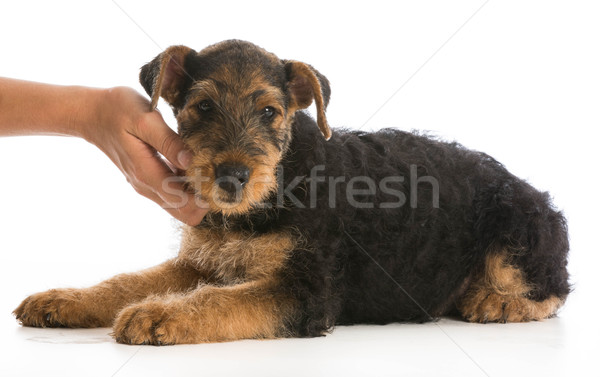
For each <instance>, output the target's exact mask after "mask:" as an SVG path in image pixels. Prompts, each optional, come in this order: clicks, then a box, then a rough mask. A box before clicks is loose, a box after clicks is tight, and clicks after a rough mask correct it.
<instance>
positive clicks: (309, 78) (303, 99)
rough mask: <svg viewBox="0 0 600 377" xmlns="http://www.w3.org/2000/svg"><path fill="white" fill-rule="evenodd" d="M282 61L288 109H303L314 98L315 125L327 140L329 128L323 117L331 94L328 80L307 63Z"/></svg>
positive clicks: (329, 136) (329, 132) (329, 135)
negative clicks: (315, 109)
mask: <svg viewBox="0 0 600 377" xmlns="http://www.w3.org/2000/svg"><path fill="white" fill-rule="evenodd" d="M283 63H284V64H285V73H286V76H287V85H288V90H289V92H290V109H292V111H295V110H299V109H305V108H307V107H308V106H310V104H311V103H312V101H313V99H314V101H315V104H316V106H317V125H318V126H319V129H320V130H321V133H322V134H323V136H324V137H325V139H326V140H329V138H331V130H330V129H329V125H328V124H327V118H326V117H325V110H326V109H327V104H328V103H329V96H330V95H331V88H330V87H329V80H327V78H326V77H325V76H323V75H322V74H321V73H319V72H318V71H317V70H316V69H314V68H313V67H312V66H310V65H308V64H305V63H302V62H298V61H294V60H284V61H283Z"/></svg>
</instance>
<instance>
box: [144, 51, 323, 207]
mask: <svg viewBox="0 0 600 377" xmlns="http://www.w3.org/2000/svg"><path fill="white" fill-rule="evenodd" d="M140 82H141V84H142V86H143V87H144V89H145V90H146V92H147V93H148V94H149V95H150V97H151V98H152V101H151V103H152V108H153V109H154V108H155V107H156V103H157V101H158V98H159V97H162V98H163V99H164V100H166V101H167V102H168V103H169V105H170V106H171V108H172V109H173V112H174V114H175V116H176V118H177V123H178V128H179V134H180V135H181V137H182V138H183V139H184V141H185V143H186V144H187V145H188V146H189V148H190V149H191V150H192V151H193V152H194V159H193V162H192V165H191V167H190V168H189V169H188V171H187V172H186V175H187V177H188V179H189V182H190V184H191V186H192V188H193V189H194V190H195V192H196V194H197V195H198V196H200V197H201V198H202V199H203V200H205V201H206V202H208V203H209V206H210V209H211V210H212V211H220V212H222V213H224V214H242V213H245V212H247V211H248V210H249V209H251V208H253V207H254V206H256V205H257V204H259V203H261V202H262V201H263V200H264V199H265V198H266V197H267V196H268V195H269V194H270V193H271V192H273V191H274V190H276V188H277V179H276V170H277V165H278V163H279V162H280V161H281V158H282V157H283V155H284V153H285V151H286V150H287V148H288V145H289V143H290V139H291V124H292V121H293V119H294V114H295V113H296V111H297V110H301V109H305V108H307V107H308V106H309V105H310V104H311V103H312V102H313V101H314V102H315V104H316V108H317V125H318V127H319V128H320V130H321V132H322V134H323V136H324V137H325V138H326V139H329V138H330V137H331V131H330V129H329V126H328V125H327V119H326V118H325V109H326V107H327V103H328V101H329V95H330V89H329V83H328V81H327V79H326V78H325V76H323V75H321V74H320V73H319V72H317V71H316V70H315V69H314V68H313V67H311V66H310V65H308V64H305V63H302V62H298V61H290V60H281V59H279V58H277V57H276V56H275V55H274V54H272V53H269V52H267V51H265V50H263V49H262V48H260V47H258V46H255V45H254V44H252V43H249V42H243V41H237V40H232V41H225V42H221V43H218V44H215V45H212V46H210V47H207V48H205V49H204V50H202V51H200V52H196V51H194V50H192V49H191V48H189V47H185V46H172V47H169V48H168V49H166V50H165V51H164V52H163V53H161V54H160V55H158V56H157V57H155V58H154V59H153V60H152V61H151V62H150V63H148V64H146V65H145V66H143V67H142V70H141V73H140Z"/></svg>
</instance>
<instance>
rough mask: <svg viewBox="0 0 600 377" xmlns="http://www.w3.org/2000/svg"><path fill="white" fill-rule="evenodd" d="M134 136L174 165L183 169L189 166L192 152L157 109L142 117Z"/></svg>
mask: <svg viewBox="0 0 600 377" xmlns="http://www.w3.org/2000/svg"><path fill="white" fill-rule="evenodd" d="M135 136H136V137H138V138H139V139H140V140H142V141H144V142H145V143H147V144H148V145H150V146H152V148H154V149H156V150H157V151H158V152H159V153H160V154H162V155H163V156H164V157H165V158H166V159H167V160H168V161H169V162H170V163H171V164H172V165H174V166H175V167H177V168H179V169H184V170H185V169H187V168H188V167H189V165H190V163H191V160H192V153H191V152H190V151H189V150H187V148H186V146H185V144H184V143H183V141H182V140H181V138H180V137H179V135H177V134H176V133H175V132H173V130H172V129H171V128H169V126H167V124H166V123H165V122H164V120H163V118H162V116H161V115H160V113H159V112H158V111H153V112H150V113H147V114H146V116H144V117H142V120H141V121H140V124H139V125H138V129H137V134H136V135H135Z"/></svg>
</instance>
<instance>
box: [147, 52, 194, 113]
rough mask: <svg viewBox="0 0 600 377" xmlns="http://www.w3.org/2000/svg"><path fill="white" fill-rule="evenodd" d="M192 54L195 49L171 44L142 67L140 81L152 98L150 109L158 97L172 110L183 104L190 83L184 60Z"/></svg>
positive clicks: (154, 106)
mask: <svg viewBox="0 0 600 377" xmlns="http://www.w3.org/2000/svg"><path fill="white" fill-rule="evenodd" d="M194 54H196V51H194V50H192V49H191V48H189V47H186V46H171V47H169V48H167V49H166V50H165V51H163V52H162V53H161V54H159V55H158V56H157V57H155V58H154V59H152V61H151V62H150V63H148V64H146V65H144V66H143V67H142V69H141V71H140V83H141V84H142V86H143V87H144V89H145V90H146V93H148V95H149V96H150V98H151V99H152V100H151V109H152V110H154V109H155V108H156V105H157V103H158V98H159V97H162V98H164V100H165V101H167V102H168V103H169V105H171V107H172V108H173V111H177V109H179V108H181V107H182V106H183V104H184V102H185V91H186V90H187V89H188V88H189V86H190V85H191V83H192V77H191V76H190V74H189V73H188V72H187V71H186V69H185V67H186V64H185V61H186V58H188V57H189V56H192V55H194Z"/></svg>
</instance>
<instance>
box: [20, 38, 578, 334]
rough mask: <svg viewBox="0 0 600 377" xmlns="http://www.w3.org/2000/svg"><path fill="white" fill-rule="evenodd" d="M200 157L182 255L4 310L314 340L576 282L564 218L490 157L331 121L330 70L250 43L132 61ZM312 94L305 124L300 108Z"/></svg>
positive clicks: (472, 317)
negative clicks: (195, 213)
mask: <svg viewBox="0 0 600 377" xmlns="http://www.w3.org/2000/svg"><path fill="white" fill-rule="evenodd" d="M140 81H141V83H142V85H143V87H144V88H145V90H146V91H147V92H148V94H149V95H150V96H151V98H152V106H153V107H155V105H156V102H157V101H158V98H159V97H162V98H163V99H165V100H166V101H167V102H168V103H169V104H170V105H171V107H172V109H173V111H174V113H175V115H176V118H177V122H178V126H179V127H178V129H179V134H180V135H181V137H182V138H183V140H185V142H186V143H187V145H188V146H189V148H191V150H193V152H194V153H195V157H194V159H193V163H192V166H191V167H190V168H189V169H188V170H187V172H186V181H187V184H188V186H189V189H190V190H194V192H195V193H196V196H197V197H199V198H202V199H203V200H204V201H206V202H208V204H209V206H210V212H209V214H208V215H207V216H206V217H205V218H204V220H203V221H202V223H201V224H200V225H198V226H195V227H191V226H187V227H185V228H184V233H183V240H182V244H181V250H180V252H179V255H178V256H177V257H176V258H174V259H172V260H169V261H167V262H165V263H163V264H161V265H159V266H156V267H154V268H150V269H147V270H144V271H141V272H138V273H133V274H123V275H118V276H115V277H114V278H112V279H109V280H107V281H104V282H102V283H100V284H98V285H96V286H93V287H91V288H86V289H55V290H50V291H47V292H43V293H38V294H34V295H32V296H30V297H29V298H27V299H25V301H23V303H22V304H21V305H20V306H19V307H18V308H17V309H16V310H15V315H16V317H17V319H18V320H19V321H20V322H21V323H22V324H23V325H25V326H41V327H58V326H65V327H97V326H112V327H113V335H114V337H115V339H116V340H117V341H118V342H121V343H128V344H157V345H162V344H176V343H199V342H214V341H229V340H235V339H243V338H277V337H312V336H319V335H323V334H324V333H326V332H327V331H329V330H331V329H332V328H333V326H335V325H349V324H358V323H375V324H384V323H389V322H401V321H417V322H423V321H429V320H432V319H435V318H437V317H440V316H445V315H460V316H462V317H463V318H464V319H466V320H468V321H472V322H488V321H494V322H522V321H530V320H540V319H543V318H547V317H550V316H553V315H554V314H555V313H556V311H557V309H558V308H559V307H560V306H561V305H562V304H563V303H564V301H565V299H566V297H567V295H568V293H569V291H570V286H569V283H568V273H567V269H566V266H567V252H568V249H569V244H568V236H567V225H566V221H565V218H564V217H563V216H562V214H561V213H560V212H558V211H557V210H556V209H555V208H554V207H553V205H552V203H551V201H550V197H549V195H548V194H547V193H543V192H540V191H537V190H536V189H535V188H533V187H532V186H530V185H529V184H528V183H527V182H525V181H523V180H521V179H519V178H517V177H515V176H514V175H512V174H511V173H509V172H508V171H507V170H506V169H505V168H504V167H503V166H502V165H501V164H500V163H498V162H497V161H496V160H494V159H493V158H491V157H490V156H488V155H486V154H484V153H480V152H474V151H471V150H467V149H465V148H464V147H462V146H461V145H459V144H457V143H447V142H443V141H438V140H434V139H432V138H430V137H426V136H422V135H419V134H416V133H408V132H403V131H398V130H392V129H386V130H382V131H378V132H375V133H367V132H359V131H348V130H333V131H331V130H330V128H329V126H328V123H327V120H326V117H325V110H326V107H327V104H328V101H329V97H330V87H329V82H328V81H327V79H326V78H325V76H323V75H322V74H320V73H319V72H318V71H317V70H315V69H314V68H313V67H312V66H310V65H308V64H305V63H302V62H299V61H293V60H282V59H279V58H277V57H276V56H275V55H274V54H272V53H269V52H267V51H265V50H263V49H262V48H259V47H257V46H255V45H253V44H251V43H248V42H243V41H237V40H232V41H225V42H221V43H218V44H215V45H213V46H210V47H208V48H206V49H204V50H202V51H200V52H196V51H194V50H192V49H190V48H188V47H184V46H174V47H170V48H168V49H167V50H166V51H164V52H163V53H162V54H160V55H158V56H157V57H156V58H155V59H154V60H152V61H151V62H150V63H148V64H146V65H145V66H144V67H142V70H141V74H140ZM313 102H314V103H315V105H316V118H317V119H316V121H315V120H313V119H312V118H311V117H310V116H309V115H308V114H307V113H305V112H303V111H302V110H303V109H306V108H307V107H308V106H309V105H311V103H313Z"/></svg>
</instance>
